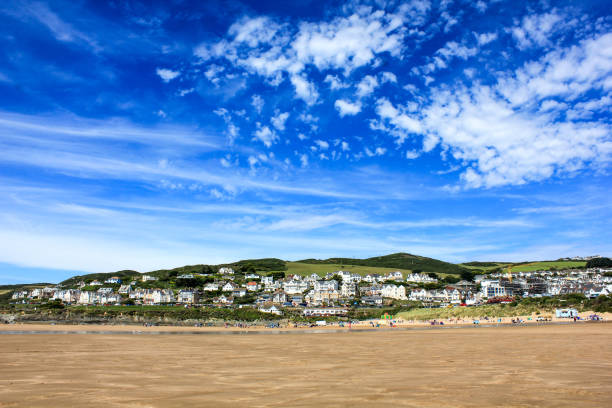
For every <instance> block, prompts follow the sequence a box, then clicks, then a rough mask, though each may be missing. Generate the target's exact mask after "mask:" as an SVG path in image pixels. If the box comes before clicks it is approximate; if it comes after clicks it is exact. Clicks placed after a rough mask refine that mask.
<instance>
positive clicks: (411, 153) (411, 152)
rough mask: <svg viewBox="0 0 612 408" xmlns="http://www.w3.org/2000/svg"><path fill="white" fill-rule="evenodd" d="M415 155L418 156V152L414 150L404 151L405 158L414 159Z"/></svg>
mask: <svg viewBox="0 0 612 408" xmlns="http://www.w3.org/2000/svg"><path fill="white" fill-rule="evenodd" d="M417 157H419V152H417V151H414V150H408V151H406V158H407V159H416V158H417Z"/></svg>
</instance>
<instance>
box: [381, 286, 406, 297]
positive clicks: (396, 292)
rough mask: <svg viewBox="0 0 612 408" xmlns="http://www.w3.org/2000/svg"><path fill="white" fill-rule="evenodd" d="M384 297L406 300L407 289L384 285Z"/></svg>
mask: <svg viewBox="0 0 612 408" xmlns="http://www.w3.org/2000/svg"><path fill="white" fill-rule="evenodd" d="M382 296H383V297H386V298H391V299H398V300H405V299H407V297H406V288H405V287H404V286H402V285H383V287H382Z"/></svg>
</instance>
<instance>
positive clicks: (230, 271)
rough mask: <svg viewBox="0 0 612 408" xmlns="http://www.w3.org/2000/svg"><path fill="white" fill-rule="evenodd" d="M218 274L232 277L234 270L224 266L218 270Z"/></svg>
mask: <svg viewBox="0 0 612 408" xmlns="http://www.w3.org/2000/svg"><path fill="white" fill-rule="evenodd" d="M219 274H220V275H233V274H234V270H233V269H232V268H229V267H227V266H224V267H222V268H219Z"/></svg>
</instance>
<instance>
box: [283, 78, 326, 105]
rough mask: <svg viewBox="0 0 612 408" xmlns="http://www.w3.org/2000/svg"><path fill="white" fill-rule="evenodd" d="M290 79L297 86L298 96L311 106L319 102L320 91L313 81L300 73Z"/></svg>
mask: <svg viewBox="0 0 612 408" xmlns="http://www.w3.org/2000/svg"><path fill="white" fill-rule="evenodd" d="M290 79H291V83H292V84H293V86H294V87H295V94H296V96H297V97H298V98H300V99H302V100H303V101H304V102H306V105H309V106H310V105H314V104H315V103H317V99H319V93H318V92H317V88H316V87H315V85H314V84H313V83H311V82H308V80H307V79H306V78H305V77H303V76H299V75H292V76H291V78H290Z"/></svg>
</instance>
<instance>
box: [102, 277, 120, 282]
mask: <svg viewBox="0 0 612 408" xmlns="http://www.w3.org/2000/svg"><path fill="white" fill-rule="evenodd" d="M104 283H121V279H119V277H117V276H113V277H112V278H108V279H107V280H105V281H104Z"/></svg>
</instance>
